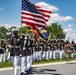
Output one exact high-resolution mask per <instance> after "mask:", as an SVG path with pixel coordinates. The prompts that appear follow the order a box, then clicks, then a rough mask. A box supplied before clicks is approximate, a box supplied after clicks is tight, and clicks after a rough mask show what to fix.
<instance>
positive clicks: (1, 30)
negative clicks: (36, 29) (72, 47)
mask: <svg viewBox="0 0 76 75" xmlns="http://www.w3.org/2000/svg"><path fill="white" fill-rule="evenodd" d="M13 28H16V26H11V27H10V28H8V29H7V28H5V27H4V26H0V38H3V39H4V38H10V34H7V33H11V32H12V29H13ZM18 30H19V35H20V34H22V33H24V34H30V35H31V36H33V33H32V31H30V29H29V28H28V27H27V26H23V27H22V28H21V27H20V28H18ZM48 30H49V31H50V36H51V39H64V38H65V35H66V34H65V33H64V32H63V29H62V27H61V25H60V24H58V23H52V24H51V25H49V26H48Z"/></svg>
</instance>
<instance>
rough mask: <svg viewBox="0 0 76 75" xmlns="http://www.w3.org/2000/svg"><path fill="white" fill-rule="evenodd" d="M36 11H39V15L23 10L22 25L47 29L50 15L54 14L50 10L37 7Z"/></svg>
mask: <svg viewBox="0 0 76 75" xmlns="http://www.w3.org/2000/svg"><path fill="white" fill-rule="evenodd" d="M36 9H37V10H38V13H31V12H28V11H24V10H22V16H21V20H22V23H23V24H26V25H33V26H34V25H35V26H41V27H46V22H47V21H48V20H49V18H50V14H51V13H52V12H51V11H50V10H46V9H43V8H41V7H40V6H37V5H36Z"/></svg>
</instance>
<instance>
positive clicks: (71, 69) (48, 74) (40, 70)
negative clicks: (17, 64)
mask: <svg viewBox="0 0 76 75" xmlns="http://www.w3.org/2000/svg"><path fill="white" fill-rule="evenodd" d="M18 73H19V74H20V70H18ZM0 75H13V70H7V71H0ZM28 75H76V63H69V64H58V65H50V66H41V67H33V68H32V73H31V74H28Z"/></svg>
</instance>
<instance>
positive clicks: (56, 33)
mask: <svg viewBox="0 0 76 75" xmlns="http://www.w3.org/2000/svg"><path fill="white" fill-rule="evenodd" d="M48 30H49V31H50V36H51V38H52V39H64V38H65V33H64V32H63V29H62V27H61V25H60V24H58V23H52V24H51V25H50V26H48Z"/></svg>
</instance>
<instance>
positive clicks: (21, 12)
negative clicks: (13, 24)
mask: <svg viewBox="0 0 76 75" xmlns="http://www.w3.org/2000/svg"><path fill="white" fill-rule="evenodd" d="M21 15H22V0H21ZM20 34H22V16H21V31H20Z"/></svg>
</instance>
